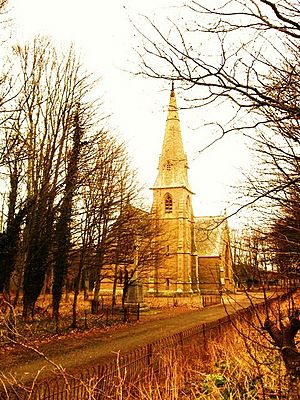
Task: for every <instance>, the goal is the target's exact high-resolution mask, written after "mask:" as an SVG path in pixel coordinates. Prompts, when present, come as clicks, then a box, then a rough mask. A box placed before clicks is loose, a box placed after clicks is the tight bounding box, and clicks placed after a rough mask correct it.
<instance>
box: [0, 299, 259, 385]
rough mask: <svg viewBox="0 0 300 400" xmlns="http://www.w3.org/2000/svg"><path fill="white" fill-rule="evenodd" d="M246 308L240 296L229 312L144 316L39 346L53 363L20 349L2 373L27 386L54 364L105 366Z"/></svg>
mask: <svg viewBox="0 0 300 400" xmlns="http://www.w3.org/2000/svg"><path fill="white" fill-rule="evenodd" d="M256 301H257V302H259V301H261V297H260V296H258V297H257V299H256ZM247 305H249V302H248V300H247V299H246V298H245V297H244V296H242V295H240V296H236V298H235V301H230V304H227V306H226V309H225V307H224V305H218V306H211V307H207V308H204V309H199V310H197V309H196V310H187V309H185V310H183V309H170V310H165V311H164V312H161V313H159V314H157V315H156V316H152V317H149V316H147V314H144V315H143V314H142V315H141V319H140V322H137V323H134V324H132V325H126V326H119V327H117V328H116V327H115V328H113V329H111V330H108V331H107V332H103V331H102V332H97V331H92V332H89V333H87V334H84V335H82V336H79V337H71V338H69V337H68V338H61V339H60V340H58V339H57V340H53V341H51V342H50V343H45V344H42V345H40V346H39V347H38V351H39V352H40V353H41V354H44V356H45V357H46V358H47V359H48V360H51V363H50V362H49V361H48V360H47V359H45V357H44V356H42V355H41V354H38V353H37V352H36V351H33V350H30V349H26V348H24V347H19V348H18V349H15V350H14V351H13V352H11V353H10V354H9V355H6V356H2V357H0V371H1V372H2V374H5V375H8V374H12V375H13V376H14V377H15V378H17V379H18V380H19V381H22V382H27V381H30V380H32V379H33V378H34V377H35V376H36V375H37V373H39V374H40V377H45V376H46V375H49V374H50V373H51V370H53V369H54V366H53V364H52V363H54V364H56V365H60V366H62V367H63V368H64V369H66V370H68V371H71V370H74V369H77V370H78V368H79V367H81V368H83V367H85V366H88V365H96V364H100V363H103V362H105V361H108V360H109V359H111V358H114V357H116V356H117V354H118V353H125V352H129V351H131V350H133V349H135V348H137V347H139V346H144V345H145V344H147V343H151V342H153V341H155V340H158V339H161V338H163V337H166V336H169V335H172V334H174V333H177V332H180V331H183V330H185V329H188V328H191V327H193V326H197V325H200V324H202V323H205V322H211V321H215V320H217V319H219V318H222V317H224V316H225V315H226V313H228V312H229V313H234V312H235V311H236V310H237V309H239V308H241V307H246V306H247ZM28 345H30V343H29V344H28Z"/></svg>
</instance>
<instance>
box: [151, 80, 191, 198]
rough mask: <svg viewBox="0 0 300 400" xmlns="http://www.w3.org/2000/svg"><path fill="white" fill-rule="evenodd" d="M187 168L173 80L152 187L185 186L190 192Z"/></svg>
mask: <svg viewBox="0 0 300 400" xmlns="http://www.w3.org/2000/svg"><path fill="white" fill-rule="evenodd" d="M187 169H188V166H187V157H186V154H185V152H184V148H183V143H182V136H181V128H180V121H179V116H178V108H177V104H176V96H175V91H174V82H173V81H172V88H171V93H170V102H169V108H168V115H167V121H166V129H165V136H164V141H163V146H162V152H161V155H160V158H159V165H158V176H157V178H156V181H155V184H154V187H153V189H157V188H170V187H173V188H174V187H185V188H186V189H187V190H189V191H190V192H191V189H190V186H189V183H188V176H187Z"/></svg>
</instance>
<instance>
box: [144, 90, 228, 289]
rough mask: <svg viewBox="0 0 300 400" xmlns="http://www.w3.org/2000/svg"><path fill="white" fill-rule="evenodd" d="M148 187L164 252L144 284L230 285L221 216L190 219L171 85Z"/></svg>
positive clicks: (184, 161)
mask: <svg viewBox="0 0 300 400" xmlns="http://www.w3.org/2000/svg"><path fill="white" fill-rule="evenodd" d="M151 190H152V191H153V204H152V210H151V212H152V214H153V215H154V217H155V218H156V219H157V220H158V221H159V223H160V225H161V229H162V231H163V234H162V235H161V236H160V237H161V239H158V240H161V241H162V246H164V248H165V256H164V257H163V259H161V260H159V262H157V263H156V265H155V266H154V267H153V270H152V272H151V274H150V277H149V282H148V285H147V291H148V294H149V295H151V294H153V295H154V296H175V295H176V296H177V295H178V296H186V295H191V294H199V293H200V294H201V295H202V296H218V295H219V294H220V293H221V292H222V291H224V290H231V289H233V273H232V254H231V247H230V237H229V228H228V224H227V219H226V215H218V216H206V217H195V216H194V214H193V207H192V196H193V194H194V193H193V192H192V189H191V187H190V185H189V181H188V161H187V156H186V154H185V151H184V146H183V141H182V135H181V128H180V120H179V115H178V108H177V104H176V96H175V91H174V85H173V84H172V88H171V94H170V102H169V108H168V114H167V121H166V128H165V135H164V139H163V145H162V151H161V154H160V157H159V164H158V175H157V178H156V181H155V183H154V185H153V187H152V188H151Z"/></svg>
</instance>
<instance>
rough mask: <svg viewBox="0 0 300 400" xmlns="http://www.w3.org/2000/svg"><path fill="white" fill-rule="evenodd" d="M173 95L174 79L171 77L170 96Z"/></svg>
mask: <svg viewBox="0 0 300 400" xmlns="http://www.w3.org/2000/svg"><path fill="white" fill-rule="evenodd" d="M174 96H175V93H174V81H173V79H172V81H171V97H174Z"/></svg>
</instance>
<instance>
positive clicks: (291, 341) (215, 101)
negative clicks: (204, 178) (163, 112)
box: [139, 0, 300, 399]
mask: <svg viewBox="0 0 300 400" xmlns="http://www.w3.org/2000/svg"><path fill="white" fill-rule="evenodd" d="M299 16H300V3H299V1H294V2H291V1H289V0H282V1H279V2H274V1H270V0H242V1H235V0H233V1H229V2H227V1H220V2H218V3H217V4H213V5H211V2H205V1H201V2H200V1H193V0H191V1H188V2H187V3H186V4H185V5H184V6H183V7H182V9H181V18H179V19H177V20H176V21H175V22H174V21H171V22H170V21H169V22H170V23H169V24H165V25H164V26H158V25H157V24H156V23H155V21H154V22H153V21H151V20H150V19H149V18H146V21H147V23H148V28H149V30H148V31H147V35H146V34H143V31H145V29H144V30H143V29H140V30H139V31H140V33H141V34H142V36H143V39H144V43H143V45H142V50H141V51H140V55H141V73H142V74H145V75H147V76H151V77H154V78H165V79H169V80H170V79H172V80H176V81H179V82H180V83H181V84H182V86H183V87H184V88H186V89H189V91H187V96H189V100H190V101H191V107H193V108H195V109H197V108H198V107H199V106H205V105H208V104H209V105H215V106H216V107H217V106H218V105H220V102H221V100H222V99H224V100H228V101H229V102H230V103H231V105H232V108H231V111H230V112H229V114H230V118H232V121H233V122H232V123H231V124H230V125H228V126H223V125H221V124H219V123H218V120H217V116H216V117H215V122H216V130H217V132H219V135H218V138H222V137H223V136H224V135H225V134H228V133H229V132H232V131H235V132H236V131H238V132H242V133H244V134H245V135H247V136H251V137H252V138H254V140H255V142H256V148H258V149H259V152H260V155H263V157H264V162H263V168H262V169H261V170H260V174H258V175H256V176H255V177H250V179H249V185H250V189H251V194H252V195H253V197H252V199H250V200H249V197H247V198H246V199H245V200H244V204H243V205H245V204H247V203H252V204H253V203H254V202H256V206H257V207H258V206H262V208H264V209H265V210H266V211H267V213H268V211H270V209H271V208H269V210H268V206H269V207H272V209H273V210H274V212H275V213H276V214H277V215H279V213H280V208H281V207H282V206H285V207H291V206H292V203H291V202H290V200H291V199H292V198H291V196H290V194H289V193H290V192H294V191H295V193H297V197H298V193H299V192H298V183H299V169H298V162H299V116H300V103H299V48H300V45H299V39H300V24H299ZM149 32H150V33H149ZM151 32H152V34H151ZM207 43H209V45H207ZM257 131H259V135H257ZM212 142H213V139H212ZM292 165H293V167H291V166H292ZM248 191H249V186H248V188H247V194H248ZM294 198H295V197H294ZM261 199H263V200H262V202H261V203H259V201H260V200H261ZM263 203H264V204H263ZM243 205H242V206H243ZM269 214H270V213H269ZM269 216H270V215H269ZM286 216H287V217H288V215H287V214H286ZM295 216H296V215H295V214H294V217H295ZM279 221H280V220H279ZM279 221H278V222H277V224H278V223H279ZM295 221H296V218H294V222H295ZM289 222H291V221H290V220H289V218H285V223H287V224H289ZM269 226H270V227H271V224H270V225H269ZM277 227H278V225H277ZM285 229H286V228H285ZM285 232H286V233H287V231H285ZM277 233H279V230H278V229H277ZM278 239H279V238H278ZM284 313H287V314H285V316H286V323H282V318H283V315H284ZM269 317H270V318H269ZM269 317H268V318H267V320H266V323H265V324H264V326H263V328H264V329H265V330H266V331H267V332H268V333H269V335H270V336H271V338H272V340H273V342H272V343H273V345H274V346H275V347H276V348H277V349H279V351H280V353H281V355H282V357H283V360H284V362H285V366H286V370H287V376H288V378H289V382H290V387H289V394H288V396H289V398H291V399H296V398H299V396H300V393H299V387H300V354H299V349H298V347H297V343H296V342H295V336H296V335H297V333H298V331H299V330H300V322H299V312H298V311H297V307H296V306H295V304H294V303H293V300H291V302H290V306H289V307H288V308H287V309H286V310H285V312H283V311H282V313H279V314H277V315H271V314H269Z"/></svg>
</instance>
